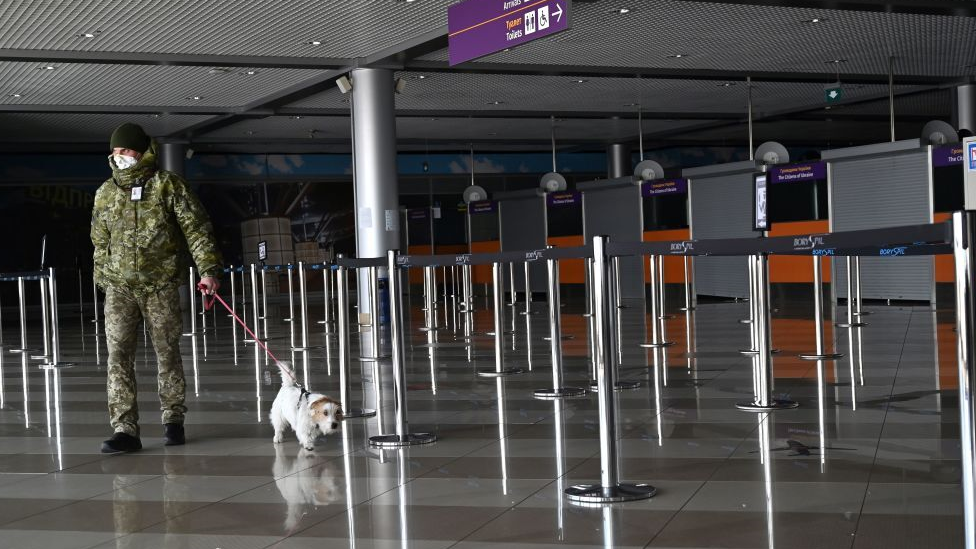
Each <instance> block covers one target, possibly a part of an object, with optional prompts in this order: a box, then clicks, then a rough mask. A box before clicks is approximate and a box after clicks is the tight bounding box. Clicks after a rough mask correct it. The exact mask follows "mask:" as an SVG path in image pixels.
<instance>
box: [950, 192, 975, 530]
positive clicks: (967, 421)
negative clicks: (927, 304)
mask: <svg viewBox="0 0 976 549" xmlns="http://www.w3.org/2000/svg"><path fill="white" fill-rule="evenodd" d="M952 253H953V257H954V259H955V274H956V338H957V342H958V343H957V353H956V354H957V360H958V368H959V432H960V444H961V446H962V496H963V497H962V500H963V522H964V525H965V535H966V539H965V548H966V549H976V432H974V429H976V399H974V395H976V339H974V336H973V331H974V330H976V293H974V292H976V212H971V211H966V212H955V213H954V214H952Z"/></svg>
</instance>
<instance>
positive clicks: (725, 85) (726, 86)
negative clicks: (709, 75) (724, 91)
mask: <svg viewBox="0 0 976 549" xmlns="http://www.w3.org/2000/svg"><path fill="white" fill-rule="evenodd" d="M734 85H735V82H722V83H721V84H719V85H718V87H720V88H731V87H732V86H734Z"/></svg>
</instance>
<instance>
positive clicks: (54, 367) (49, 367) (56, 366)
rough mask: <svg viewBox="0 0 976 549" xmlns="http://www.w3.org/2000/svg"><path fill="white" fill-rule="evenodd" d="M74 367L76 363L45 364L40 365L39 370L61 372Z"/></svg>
mask: <svg viewBox="0 0 976 549" xmlns="http://www.w3.org/2000/svg"><path fill="white" fill-rule="evenodd" d="M74 365H75V363H74V362H58V363H57V364H52V363H49V362H45V363H44V364H41V365H39V366H38V368H40V369H41V370H60V369H62V368H71V367H72V366H74Z"/></svg>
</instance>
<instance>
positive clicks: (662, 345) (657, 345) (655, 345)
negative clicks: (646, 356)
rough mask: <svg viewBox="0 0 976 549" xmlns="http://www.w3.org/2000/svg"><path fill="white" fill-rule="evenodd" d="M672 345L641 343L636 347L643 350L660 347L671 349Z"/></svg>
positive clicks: (665, 343)
mask: <svg viewBox="0 0 976 549" xmlns="http://www.w3.org/2000/svg"><path fill="white" fill-rule="evenodd" d="M673 345H674V342H673V341H662V342H661V343H641V344H640V345H638V347H643V348H644V349H660V348H662V347H671V346H673Z"/></svg>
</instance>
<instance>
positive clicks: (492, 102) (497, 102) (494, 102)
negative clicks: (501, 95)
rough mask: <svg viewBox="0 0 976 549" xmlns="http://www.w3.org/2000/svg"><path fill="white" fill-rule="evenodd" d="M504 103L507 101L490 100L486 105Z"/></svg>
mask: <svg viewBox="0 0 976 549" xmlns="http://www.w3.org/2000/svg"><path fill="white" fill-rule="evenodd" d="M503 103H505V102H504V101H489V102H487V103H486V105H501V104H503Z"/></svg>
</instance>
